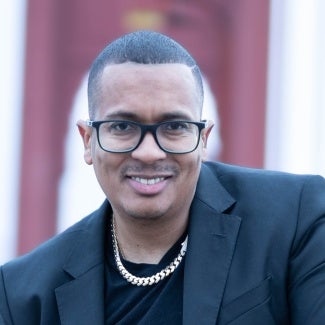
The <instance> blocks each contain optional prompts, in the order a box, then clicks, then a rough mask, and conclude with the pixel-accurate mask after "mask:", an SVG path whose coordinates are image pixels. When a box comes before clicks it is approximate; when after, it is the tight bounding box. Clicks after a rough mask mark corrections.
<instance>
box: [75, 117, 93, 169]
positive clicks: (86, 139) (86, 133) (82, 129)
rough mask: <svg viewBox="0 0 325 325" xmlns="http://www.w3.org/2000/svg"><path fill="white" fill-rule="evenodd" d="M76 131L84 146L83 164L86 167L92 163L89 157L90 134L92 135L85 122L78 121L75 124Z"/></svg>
mask: <svg viewBox="0 0 325 325" xmlns="http://www.w3.org/2000/svg"><path fill="white" fill-rule="evenodd" d="M77 126H78V130H79V133H80V135H81V138H82V141H83V144H84V149H85V151H84V159H85V162H86V163H87V164H88V165H91V164H92V163H93V160H92V157H91V134H92V128H91V127H90V126H88V125H87V123H86V121H83V120H79V121H78V122H77Z"/></svg>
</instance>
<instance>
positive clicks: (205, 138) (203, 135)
mask: <svg viewBox="0 0 325 325" xmlns="http://www.w3.org/2000/svg"><path fill="white" fill-rule="evenodd" d="M213 126H214V122H213V121H211V120H209V121H208V122H207V126H206V127H205V128H204V129H203V130H202V132H201V138H202V142H203V148H202V150H203V151H202V161H206V159H207V157H208V150H207V146H208V138H209V135H210V132H211V130H212V129H213Z"/></svg>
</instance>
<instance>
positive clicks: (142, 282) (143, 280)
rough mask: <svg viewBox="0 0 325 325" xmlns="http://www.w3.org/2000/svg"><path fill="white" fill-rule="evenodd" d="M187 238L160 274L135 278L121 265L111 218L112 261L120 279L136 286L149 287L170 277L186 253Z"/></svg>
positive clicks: (113, 223)
mask: <svg viewBox="0 0 325 325" xmlns="http://www.w3.org/2000/svg"><path fill="white" fill-rule="evenodd" d="M187 238H188V236H186V238H185V240H184V242H183V243H182V247H181V250H180V252H179V253H178V255H177V256H176V257H175V258H174V260H173V261H172V262H171V263H170V264H169V265H168V266H166V267H165V268H164V269H163V270H161V271H160V272H157V273H156V274H154V275H152V276H148V277H137V276H135V275H133V274H131V273H130V272H129V271H128V270H127V269H126V268H125V267H124V265H123V264H122V262H121V258H120V253H119V248H118V242H117V236H116V229H115V222H114V217H112V239H113V250H114V259H115V263H116V266H117V268H118V271H119V272H120V274H121V275H122V277H123V278H124V279H125V280H126V281H128V282H129V283H131V284H134V285H137V286H143V287H145V286H148V285H149V286H151V285H153V284H155V283H158V282H159V281H161V280H163V279H164V278H165V277H167V276H169V275H171V274H172V273H173V272H174V271H175V270H176V268H177V267H178V265H179V264H180V263H181V261H182V259H183V256H184V255H185V253H186V249H187Z"/></svg>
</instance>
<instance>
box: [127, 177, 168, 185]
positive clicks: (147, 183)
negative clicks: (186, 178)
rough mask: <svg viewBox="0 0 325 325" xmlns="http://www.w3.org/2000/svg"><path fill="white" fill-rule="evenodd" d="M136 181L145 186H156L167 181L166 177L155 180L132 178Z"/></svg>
mask: <svg viewBox="0 0 325 325" xmlns="http://www.w3.org/2000/svg"><path fill="white" fill-rule="evenodd" d="M131 178H132V179H133V180H134V181H136V182H138V183H141V184H144V185H154V184H157V183H160V182H162V181H164V180H165V178H164V177H155V178H141V177H131Z"/></svg>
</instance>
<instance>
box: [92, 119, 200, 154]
mask: <svg viewBox="0 0 325 325" xmlns="http://www.w3.org/2000/svg"><path fill="white" fill-rule="evenodd" d="M87 125H88V126H90V127H93V128H95V129H96V131H97V140H98V143H99V146H100V147H101V148H102V149H103V150H104V151H107V152H113V153H123V152H131V151H133V150H135V149H136V148H138V147H139V145H140V143H141V141H142V140H143V138H144V136H145V135H146V133H147V132H150V133H151V134H152V135H153V137H154V139H155V141H156V143H157V145H158V146H159V148H160V149H161V150H163V151H165V152H167V153H174V154H182V153H189V152H192V151H194V150H195V149H196V148H197V146H198V144H199V140H200V134H201V131H202V130H203V129H204V128H205V127H206V121H202V122H191V121H168V122H162V123H157V124H150V125H148V124H141V123H137V122H133V121H126V120H109V121H87Z"/></svg>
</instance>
